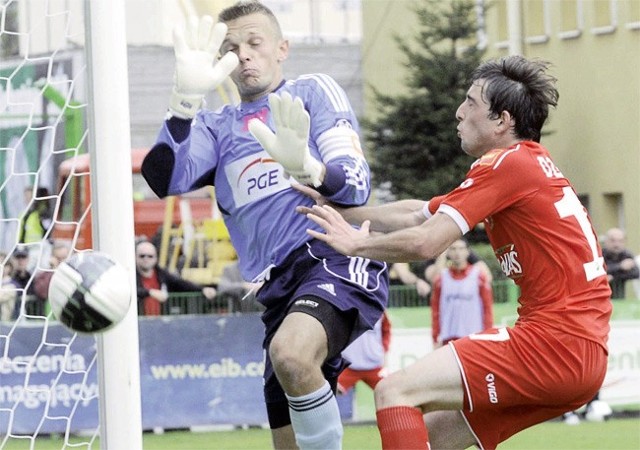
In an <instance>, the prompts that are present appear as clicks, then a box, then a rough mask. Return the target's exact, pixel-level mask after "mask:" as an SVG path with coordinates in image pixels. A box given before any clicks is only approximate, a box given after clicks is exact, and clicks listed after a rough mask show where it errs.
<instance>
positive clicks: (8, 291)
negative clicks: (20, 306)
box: [0, 254, 17, 322]
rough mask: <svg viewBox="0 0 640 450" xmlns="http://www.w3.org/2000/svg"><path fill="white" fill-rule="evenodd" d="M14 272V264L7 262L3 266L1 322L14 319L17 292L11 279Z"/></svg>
mask: <svg viewBox="0 0 640 450" xmlns="http://www.w3.org/2000/svg"><path fill="white" fill-rule="evenodd" d="M6 256H7V255H6V254H3V255H1V256H0V262H1V261H4V259H5V258H6ZM12 272H13V262H11V260H8V261H6V262H5V263H4V264H3V266H2V287H0V321H2V322H8V321H10V320H12V319H13V311H14V309H15V304H16V298H17V290H16V285H15V283H14V282H13V280H12V279H11V273H12Z"/></svg>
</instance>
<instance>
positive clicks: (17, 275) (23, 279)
mask: <svg viewBox="0 0 640 450" xmlns="http://www.w3.org/2000/svg"><path fill="white" fill-rule="evenodd" d="M12 260H13V274H12V275H11V280H12V281H13V284H15V286H16V288H17V289H18V290H19V292H18V297H19V298H23V297H24V296H25V295H26V294H27V293H30V292H27V285H28V284H29V280H31V271H30V270H29V252H28V251H27V250H26V249H25V248H24V247H21V246H20V247H17V248H16V249H15V250H14V252H13V258H12ZM21 303H22V302H21V301H19V300H18V299H16V303H15V308H14V310H13V316H12V319H14V320H15V319H17V318H18V317H19V316H20V308H21Z"/></svg>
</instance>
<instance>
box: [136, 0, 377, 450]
mask: <svg viewBox="0 0 640 450" xmlns="http://www.w3.org/2000/svg"><path fill="white" fill-rule="evenodd" d="M218 20H219V22H220V23H217V24H215V25H214V23H213V20H212V19H211V18H210V17H204V18H201V19H200V21H199V22H198V21H197V20H194V21H191V22H190V25H189V27H188V28H187V29H186V30H185V29H183V28H177V30H176V32H175V33H174V46H175V53H176V59H177V64H176V77H175V81H176V82H175V84H174V88H173V92H172V96H171V99H170V102H169V111H168V114H167V115H166V120H165V121H164V123H163V126H162V129H161V131H160V134H159V136H158V140H157V142H156V144H155V145H154V147H153V148H152V149H151V151H150V152H149V154H148V155H147V156H146V157H145V159H144V162H143V164H142V174H143V176H144V177H145V179H146V180H147V182H148V183H149V185H150V186H151V188H152V189H153V190H154V192H155V193H156V194H158V195H159V196H161V197H164V196H166V195H174V194H182V193H185V192H189V191H193V190H195V189H197V188H199V187H201V186H205V185H215V188H216V200H217V202H218V206H219V207H220V210H221V211H222V212H223V213H222V216H223V218H224V222H225V225H226V226H227V229H228V230H229V234H230V236H231V241H232V242H233V245H234V247H235V250H236V252H237V254H238V260H239V264H240V270H241V272H242V276H243V278H244V279H246V280H251V281H256V282H260V281H264V285H263V286H262V287H261V288H260V290H259V291H258V293H257V299H258V301H259V302H260V303H261V304H262V305H264V306H265V307H266V310H265V312H264V313H263V314H262V320H263V322H264V324H265V336H264V340H263V347H264V350H265V370H264V375H263V377H264V391H263V392H264V397H265V403H266V407H267V416H268V419H269V426H270V428H271V433H272V439H273V445H274V447H276V448H294V447H296V445H298V446H300V447H303V448H310V447H313V448H338V447H340V446H341V442H342V435H343V427H342V422H341V420H340V410H339V408H338V402H337V400H336V398H335V395H334V392H335V386H336V384H335V383H336V381H337V378H338V375H339V373H340V372H341V370H342V368H343V367H344V361H343V358H342V356H341V353H342V350H344V348H345V347H346V346H347V345H348V344H349V343H350V342H351V341H352V340H354V339H355V338H357V337H358V336H359V335H360V334H362V333H363V332H364V331H366V330H367V329H370V328H371V327H373V325H374V324H375V323H376V321H377V320H378V319H379V318H380V315H381V314H382V312H383V310H384V309H385V307H386V304H387V296H388V283H387V281H388V278H387V266H386V264H384V263H382V262H380V261H375V260H370V259H363V258H354V257H349V256H344V255H341V254H339V253H338V252H336V251H334V250H333V249H331V248H329V247H328V246H327V245H325V244H324V243H323V242H320V241H318V240H316V239H312V238H311V237H310V236H309V235H308V234H307V233H306V230H307V229H308V228H309V227H310V226H311V227H314V228H315V229H319V227H315V226H314V225H313V224H310V223H309V221H307V220H306V219H305V218H304V217H302V216H299V215H297V214H296V212H295V211H294V209H293V206H294V205H297V204H300V203H303V204H307V205H311V204H312V201H311V200H309V199H308V198H306V197H304V196H303V195H301V194H300V193H299V192H297V191H296V190H294V189H293V188H292V187H293V186H294V185H296V183H304V184H305V185H309V186H313V187H314V188H315V189H317V190H318V191H319V192H323V193H324V194H325V195H327V196H328V198H330V199H332V200H333V201H336V202H339V203H340V204H342V205H344V206H353V205H362V204H364V203H366V202H367V200H368V198H369V195H370V193H371V185H370V171H369V166H368V164H367V161H366V159H365V157H364V152H363V151H362V149H361V146H360V138H359V135H358V133H359V124H358V119H357V116H356V114H355V113H354V111H353V108H352V107H351V105H350V102H349V99H348V98H347V96H346V94H345V92H344V90H343V89H342V88H341V87H340V86H339V85H338V84H337V83H336V82H335V80H333V79H332V78H331V77H330V76H328V75H326V74H322V73H314V74H307V75H302V76H300V77H298V78H296V79H291V80H285V78H284V74H283V62H284V61H285V60H286V59H287V56H288V55H289V41H288V40H287V39H285V38H284V37H283V35H282V30H281V28H280V25H279V23H278V19H277V18H276V17H275V16H274V14H273V12H272V11H271V10H270V9H269V8H268V7H267V6H265V4H264V3H261V2H259V1H241V2H236V3H234V4H233V5H232V6H230V7H229V8H226V9H224V10H222V11H221V12H220V14H219V15H218ZM196 36H198V37H199V39H195V37H196ZM187 38H189V39H187ZM220 55H222V57H221V58H219V56H220ZM214 61H217V62H216V63H215V64H214ZM227 75H229V76H230V78H231V80H232V81H233V83H234V84H235V86H236V87H237V89H238V92H239V94H240V104H238V105H226V106H224V107H222V108H219V109H218V110H216V111H212V110H207V109H205V108H204V104H203V98H204V96H205V94H207V93H208V92H210V91H212V90H214V89H215V88H216V87H217V86H219V85H220V83H222V81H223V80H224V79H225V78H226V76H227ZM291 118H295V119H296V120H295V122H292V121H290V120H289V119H291ZM196 345H197V344H196Z"/></svg>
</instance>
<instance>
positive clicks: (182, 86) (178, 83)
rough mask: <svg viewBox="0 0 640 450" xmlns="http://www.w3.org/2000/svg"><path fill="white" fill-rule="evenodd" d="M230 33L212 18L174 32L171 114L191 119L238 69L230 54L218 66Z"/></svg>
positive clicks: (178, 27)
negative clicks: (221, 47)
mask: <svg viewBox="0 0 640 450" xmlns="http://www.w3.org/2000/svg"><path fill="white" fill-rule="evenodd" d="M226 33H227V26H226V25H225V24H224V23H216V24H215V25H214V21H213V18H212V17H210V16H203V17H202V18H200V19H198V18H196V17H192V18H190V19H189V20H188V21H187V23H186V24H182V25H179V26H177V27H176V28H175V29H174V31H173V45H174V51H175V55H176V71H175V75H174V85H173V91H172V93H171V100H170V102H169V112H170V113H171V115H172V116H174V117H178V118H180V119H192V118H193V117H194V116H195V115H196V113H197V112H198V110H199V109H200V108H201V106H202V101H203V99H204V96H205V95H206V94H207V93H208V92H209V91H211V90H213V89H215V88H216V87H218V86H219V85H220V84H221V83H222V82H223V81H224V79H225V78H226V77H227V76H229V74H230V73H231V72H232V71H233V69H235V68H236V66H237V65H238V56H237V55H236V54H235V53H232V52H227V53H226V54H225V55H224V56H223V57H222V58H220V60H219V61H217V62H216V63H215V64H214V62H215V60H216V58H217V56H218V53H219V51H220V46H221V45H222V42H223V41H224V38H225V35H226Z"/></svg>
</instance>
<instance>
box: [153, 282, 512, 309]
mask: <svg viewBox="0 0 640 450" xmlns="http://www.w3.org/2000/svg"><path fill="white" fill-rule="evenodd" d="M492 285H493V301H494V302H495V303H506V302H515V301H516V300H517V299H518V293H519V288H518V286H516V284H515V283H514V282H513V281H511V280H499V281H494V282H493V284H492ZM422 306H429V298H428V297H420V296H419V295H418V292H417V291H416V288H415V286H405V285H392V286H390V287H389V307H390V308H413V307H422ZM261 310H262V306H261V305H259V304H258V303H257V302H256V301H255V298H254V297H253V296H249V297H247V298H245V299H242V298H240V297H239V296H234V295H222V296H218V297H216V298H215V299H214V300H207V299H206V298H204V296H203V295H202V294H201V293H199V292H185V293H182V292H181V293H172V294H170V295H169V300H168V301H167V302H166V303H164V304H163V306H162V314H163V315H175V314H212V313H215V314H226V313H244V312H256V311H261Z"/></svg>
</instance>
